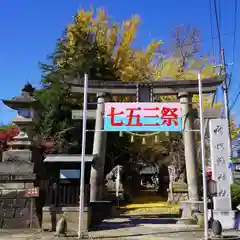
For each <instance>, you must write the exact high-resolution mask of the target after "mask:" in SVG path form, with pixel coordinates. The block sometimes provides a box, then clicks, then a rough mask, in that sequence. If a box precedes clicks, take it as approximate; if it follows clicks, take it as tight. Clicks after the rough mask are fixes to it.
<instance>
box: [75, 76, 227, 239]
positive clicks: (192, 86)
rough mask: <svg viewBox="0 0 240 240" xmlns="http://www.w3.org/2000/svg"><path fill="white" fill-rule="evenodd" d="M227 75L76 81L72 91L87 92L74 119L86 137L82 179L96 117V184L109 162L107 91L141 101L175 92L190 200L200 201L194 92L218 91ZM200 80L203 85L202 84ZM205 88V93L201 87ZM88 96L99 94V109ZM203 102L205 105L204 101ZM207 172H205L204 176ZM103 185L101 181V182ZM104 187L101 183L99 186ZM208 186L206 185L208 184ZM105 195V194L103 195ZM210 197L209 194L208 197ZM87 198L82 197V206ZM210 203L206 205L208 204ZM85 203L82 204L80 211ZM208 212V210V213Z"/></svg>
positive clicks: (213, 113)
mask: <svg viewBox="0 0 240 240" xmlns="http://www.w3.org/2000/svg"><path fill="white" fill-rule="evenodd" d="M223 79H224V76H223V75H221V76H216V77H213V78H210V79H202V80H201V79H199V81H196V80H169V79H168V80H165V81H164V80H161V81H155V82H150V81H148V82H140V83H133V82H131V83H128V82H116V81H109V82H104V81H99V80H95V81H94V80H88V76H87V75H85V80H84V81H83V80H78V79H76V81H74V83H71V84H72V92H73V93H76V94H84V109H83V110H77V111H76V110H75V111H73V112H72V118H73V119H83V138H82V141H83V143H82V166H83V167H82V168H81V178H82V179H84V176H82V175H84V155H85V141H86V130H87V129H86V120H87V119H96V122H95V130H94V132H95V133H94V145H93V154H94V155H96V156H98V161H99V162H98V163H97V164H94V165H93V166H92V172H91V173H94V175H95V179H91V180H92V181H94V182H90V184H92V185H97V186H98V183H99V175H100V176H102V175H103V170H104V161H105V146H106V132H104V121H103V114H102V113H104V105H105V104H104V103H105V102H106V97H107V94H106V93H108V94H110V95H112V96H135V97H136V101H139V102H145V103H147V102H152V101H153V97H154V96H163V95H165V96H166V95H175V96H177V97H178V98H179V100H180V104H181V114H182V122H184V129H185V130H184V131H183V139H184V146H187V147H185V149H184V151H185V162H186V172H187V182H188V194H189V200H190V201H193V202H194V201H198V200H199V195H198V193H199V191H198V190H199V187H198V181H197V162H196V161H197V155H196V146H195V145H194V144H193V143H194V141H195V138H194V131H193V119H194V118H193V109H192V104H193V102H192V95H193V94H200V98H201V97H202V93H214V92H215V91H216V89H217V87H218V86H219V85H220V84H222V81H223ZM199 83H200V85H201V88H200V87H199ZM200 89H201V92H199V90H200ZM88 95H97V109H96V110H88V111H87V97H88ZM200 105H201V104H200ZM194 115H195V117H200V118H202V119H204V118H205V119H206V118H208V119H209V118H217V117H218V116H219V115H218V111H214V110H213V109H211V111H205V112H201V109H200V110H199V111H198V112H196V111H195V114H194ZM201 130H202V131H201V133H202V132H204V129H203V126H202V127H201ZM205 174H206V172H204V175H205ZM100 184H101V183H100ZM99 187H100V188H99V189H101V186H99ZM205 187H206V186H205ZM81 189H82V190H81V193H82V194H81V196H80V199H83V198H84V197H83V193H84V190H83V189H84V183H83V181H81ZM99 196H101V194H100V195H99ZM99 196H96V195H94V194H93V191H91V200H93V201H94V200H98V199H97V197H99ZM205 197H206V196H205ZM81 204H83V201H82V200H80V205H81ZM205 205H206V204H205ZM81 209H83V206H80V212H81ZM206 214H207V213H206ZM81 215H82V214H80V216H79V217H80V221H79V224H80V225H79V229H80V230H79V236H80V235H81ZM205 222H206V221H205Z"/></svg>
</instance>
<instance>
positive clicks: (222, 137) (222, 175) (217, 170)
mask: <svg viewBox="0 0 240 240" xmlns="http://www.w3.org/2000/svg"><path fill="white" fill-rule="evenodd" d="M209 132H210V150H211V165H212V179H213V180H215V181H216V182H217V197H215V198H214V209H215V210H220V211H229V210H231V190H230V171H229V169H228V156H229V150H230V149H229V146H228V139H229V130H228V121H227V120H226V119H212V120H210V122H209Z"/></svg>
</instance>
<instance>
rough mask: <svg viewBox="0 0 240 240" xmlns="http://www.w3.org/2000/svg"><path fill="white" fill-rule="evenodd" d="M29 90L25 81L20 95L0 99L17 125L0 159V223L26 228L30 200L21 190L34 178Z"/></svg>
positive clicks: (31, 106) (30, 94) (31, 182)
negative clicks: (17, 130)
mask: <svg viewBox="0 0 240 240" xmlns="http://www.w3.org/2000/svg"><path fill="white" fill-rule="evenodd" d="M33 91H34V89H33V87H32V86H31V85H30V84H27V85H25V87H24V88H23V89H22V93H21V95H20V96H17V97H14V98H13V99H11V100H2V101H3V103H4V104H5V105H7V106H8V107H10V108H12V109H14V110H16V111H17V112H18V114H17V116H16V117H15V118H14V119H13V120H12V122H13V123H14V124H15V125H16V126H17V127H18V128H19V134H18V135H17V136H16V137H14V138H13V141H11V142H9V143H8V150H7V151H5V152H3V155H2V162H0V191H1V196H0V198H1V199H0V201H1V206H2V209H1V211H3V213H4V214H1V216H2V217H1V219H0V221H1V223H2V224H0V226H2V227H3V228H26V227H29V224H30V218H31V217H30V212H29V210H30V201H29V199H27V198H25V192H26V191H27V190H28V189H31V188H33V186H34V180H35V174H34V172H33V167H34V163H33V161H32V150H31V145H32V142H31V138H32V133H31V127H32V122H33V118H34V117H35V111H34V107H35V105H36V100H35V98H34V97H33V96H32V93H33ZM31 215H32V214H31ZM35 217H36V216H35ZM35 222H37V221H35Z"/></svg>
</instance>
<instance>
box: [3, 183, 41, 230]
mask: <svg viewBox="0 0 240 240" xmlns="http://www.w3.org/2000/svg"><path fill="white" fill-rule="evenodd" d="M25 187H26V184H24V183H5V184H0V189H1V190H0V191H1V196H0V228H2V229H18V228H29V227H30V219H31V218H30V204H31V199H30V198H25V197H24V192H25ZM32 213H33V214H32V228H39V227H40V224H39V221H38V217H37V214H36V208H35V200H34V199H33V211H32Z"/></svg>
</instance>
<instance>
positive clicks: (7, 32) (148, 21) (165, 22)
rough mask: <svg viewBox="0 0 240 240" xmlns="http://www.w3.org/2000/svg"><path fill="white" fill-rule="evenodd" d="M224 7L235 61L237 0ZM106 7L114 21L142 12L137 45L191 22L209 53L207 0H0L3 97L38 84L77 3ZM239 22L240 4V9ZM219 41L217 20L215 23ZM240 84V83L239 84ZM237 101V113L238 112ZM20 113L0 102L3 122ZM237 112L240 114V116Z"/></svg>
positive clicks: (238, 64) (238, 62)
mask: <svg viewBox="0 0 240 240" xmlns="http://www.w3.org/2000/svg"><path fill="white" fill-rule="evenodd" d="M219 1H220V6H221V17H220V20H221V21H220V23H221V33H222V44H223V47H224V48H225V52H226V62H227V63H230V62H232V59H233V58H232V49H233V16H234V11H233V10H234V0H228V1H224V0H217V2H219ZM91 5H93V6H94V7H104V8H105V9H106V10H107V11H108V13H109V15H111V16H112V19H113V20H114V21H119V22H120V21H122V20H124V19H128V18H129V17H131V15H132V14H135V13H136V14H139V15H140V17H141V19H142V23H141V26H140V31H139V32H138V35H137V40H136V43H135V44H136V46H138V47H144V46H146V44H147V43H148V42H149V41H150V40H151V39H160V40H163V41H164V42H168V40H169V38H170V36H171V30H172V28H173V27H174V26H176V25H180V24H191V25H192V26H194V27H197V28H199V29H200V31H201V34H202V40H203V46H204V49H203V50H204V51H205V52H210V51H211V35H210V14H209V0H201V1H196V0H195V1H194V0H192V1H190V0H182V1H180V0H167V1H163V0H162V1H159V0H148V1H139V0H138V1H136V0H132V1H129V0H128V1H127V0H121V1H113V0H92V1H90V0H70V1H64V0H41V1H36V0H35V1H34V0H0V29H1V37H0V83H1V88H0V99H10V98H12V97H14V96H16V95H19V94H20V89H21V88H22V87H23V85H24V84H25V83H26V82H27V81H29V82H31V83H32V84H33V85H34V86H35V87H38V86H39V81H40V79H41V72H40V70H39V66H38V63H39V61H44V59H45V58H46V55H48V54H51V52H52V51H53V50H54V46H55V43H56V39H57V38H58V37H60V36H61V33H62V31H63V29H64V28H65V27H66V26H67V24H69V23H71V21H72V16H73V15H74V14H75V13H76V11H77V10H78V9H79V8H90V6H91ZM239 5H240V3H239ZM238 18H239V20H238V24H240V6H239V10H238ZM213 30H214V38H215V46H216V44H217V42H216V36H217V34H216V25H215V22H214V24H213ZM238 39H239V40H240V29H237V34H236V49H235V52H236V58H235V63H234V67H229V71H230V72H231V71H233V84H232V88H231V91H230V99H234V96H235V95H236V92H237V87H238V86H240V80H239V79H238V78H237V75H238V74H239V73H240V57H239V56H240V54H238V53H239V51H240V41H238ZM239 89H240V88H239ZM237 105H238V104H236V106H235V108H234V112H238V111H239V107H238V106H237ZM15 114H16V113H15V112H14V111H12V110H11V109H9V108H7V107H5V106H3V104H2V103H0V123H1V122H2V123H8V122H9V121H10V120H11V118H13V117H14V115H15ZM238 117H239V116H238Z"/></svg>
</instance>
